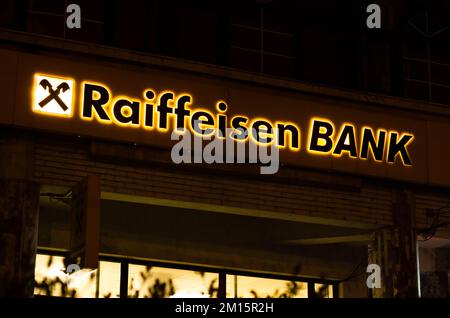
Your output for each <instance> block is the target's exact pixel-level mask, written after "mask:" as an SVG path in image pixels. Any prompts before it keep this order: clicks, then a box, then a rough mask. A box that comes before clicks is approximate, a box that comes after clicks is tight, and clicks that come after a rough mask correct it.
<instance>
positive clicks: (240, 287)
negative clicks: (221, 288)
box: [227, 275, 308, 298]
mask: <svg viewBox="0 0 450 318" xmlns="http://www.w3.org/2000/svg"><path fill="white" fill-rule="evenodd" d="M227 297H234V298H267V297H270V298H307V297H308V286H307V283H304V282H295V281H287V280H279V279H270V278H260V277H251V276H237V275H227Z"/></svg>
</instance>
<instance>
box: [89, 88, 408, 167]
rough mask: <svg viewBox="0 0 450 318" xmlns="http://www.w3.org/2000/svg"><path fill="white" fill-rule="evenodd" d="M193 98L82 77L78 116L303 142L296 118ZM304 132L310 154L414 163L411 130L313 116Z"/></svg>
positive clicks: (267, 141) (295, 146)
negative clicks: (120, 89) (129, 90)
mask: <svg viewBox="0 0 450 318" xmlns="http://www.w3.org/2000/svg"><path fill="white" fill-rule="evenodd" d="M192 100H193V98H192V96H191V95H189V94H180V95H175V93H174V92H172V91H163V92H161V93H159V94H156V93H155V92H154V91H153V90H146V91H144V93H143V98H142V99H137V98H129V97H127V96H116V97H113V96H112V94H111V91H110V90H109V89H108V88H107V87H106V86H105V85H103V84H99V83H91V82H83V84H82V107H81V118H82V119H84V120H93V119H96V120H97V121H99V122H101V123H115V124H117V125H120V126H125V127H127V126H128V127H141V128H143V129H148V130H154V129H156V130H157V131H160V132H167V131H168V130H169V129H171V130H173V131H180V132H182V131H185V129H189V130H190V131H192V132H193V133H194V134H197V135H200V136H211V135H212V134H217V137H218V138H223V139H226V138H232V139H233V140H235V141H236V142H246V141H250V142H254V143H256V144H257V145H258V146H269V145H273V144H274V145H275V146H276V147H278V148H287V149H289V150H291V151H299V150H300V148H301V144H302V142H301V137H302V136H303V133H302V131H301V129H300V127H299V126H298V125H297V124H295V123H294V122H291V121H288V122H287V121H276V122H272V121H270V120H268V119H266V118H254V119H250V118H249V117H247V116H245V115H237V116H233V117H231V118H229V116H227V110H228V105H227V104H226V102H224V101H218V102H217V103H216V105H215V106H216V107H215V109H216V113H213V112H211V111H210V110H208V109H204V108H196V109H190V106H191V103H192ZM229 129H231V133H229V132H228V131H229ZM306 135H307V140H306V151H307V152H309V153H310V154H319V155H332V156H336V157H340V156H342V155H344V154H346V155H347V156H348V157H349V158H359V159H363V160H365V159H368V158H369V156H371V157H372V159H373V160H375V161H380V162H383V161H384V162H388V163H395V162H396V160H398V161H400V162H401V163H402V164H403V165H405V166H411V165H412V160H411V157H410V154H409V152H408V146H409V145H410V144H411V142H412V141H413V140H414V136H413V135H412V134H410V133H406V132H405V133H399V132H396V131H393V130H392V131H388V130H385V129H377V131H376V132H375V131H374V130H373V129H372V128H370V127H368V126H363V127H361V128H356V127H355V125H353V124H350V123H344V124H343V125H342V126H341V127H340V129H339V130H337V129H336V128H335V126H334V123H333V121H331V120H330V119H325V118H312V119H311V120H310V125H309V127H308V134H306Z"/></svg>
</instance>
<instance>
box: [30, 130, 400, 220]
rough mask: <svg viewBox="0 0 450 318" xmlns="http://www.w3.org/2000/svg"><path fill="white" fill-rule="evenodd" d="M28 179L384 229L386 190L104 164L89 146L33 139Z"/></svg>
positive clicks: (387, 207)
mask: <svg viewBox="0 0 450 318" xmlns="http://www.w3.org/2000/svg"><path fill="white" fill-rule="evenodd" d="M34 155H35V169H34V177H35V179H36V180H37V181H38V182H40V183H41V184H48V185H63V186H72V185H74V184H75V183H76V182H78V181H79V180H81V178H82V177H84V176H86V175H87V174H97V175H100V176H101V187H102V191H105V192H117V193H124V194H133V195H139V196H148V197H154V198H161V199H173V200H180V201H191V202H199V203H208V204H217V205H225V206H233V207H241V208H251V209H262V210H265V211H274V212H275V211H278V212H280V213H295V214H301V215H308V216H315V217H326V218H333V219H340V220H349V221H359V222H368V223H375V224H390V222H391V190H390V188H388V187H383V186H376V185H369V184H367V183H366V184H364V185H363V186H362V187H361V188H360V189H359V190H356V191H355V190H342V189H338V188H336V189H333V188H332V187H319V186H317V187H316V186H304V185H299V184H292V183H289V184H286V183H283V182H261V181H258V180H253V179H251V178H246V177H235V176H223V175H215V174H204V173H195V172H192V171H184V170H180V169H177V170H171V169H159V167H155V166H152V165H151V164H148V166H147V167H145V166H142V165H135V164H133V163H131V164H126V163H113V162H111V163H109V162H105V161H104V160H102V161H99V160H96V159H94V158H93V157H92V156H91V155H90V151H89V142H86V141H81V140H74V141H72V142H67V140H60V141H58V140H52V141H50V140H49V139H46V138H41V139H38V140H37V142H36V144H35V150H34Z"/></svg>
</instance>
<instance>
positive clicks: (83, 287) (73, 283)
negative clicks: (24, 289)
mask: <svg viewBox="0 0 450 318" xmlns="http://www.w3.org/2000/svg"><path fill="white" fill-rule="evenodd" d="M96 280H97V270H88V269H82V270H79V271H76V272H74V273H72V274H70V275H69V274H67V273H66V265H65V264H64V257H62V256H52V255H46V254H37V255H36V266H35V290H34V292H35V294H36V295H44V296H59V297H81V298H85V297H86V298H93V297H95V296H96Z"/></svg>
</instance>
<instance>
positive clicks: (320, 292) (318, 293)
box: [314, 284, 333, 298]
mask: <svg viewBox="0 0 450 318" xmlns="http://www.w3.org/2000/svg"><path fill="white" fill-rule="evenodd" d="M314 293H315V297H316V298H333V285H324V284H314Z"/></svg>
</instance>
